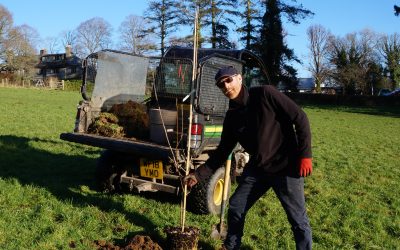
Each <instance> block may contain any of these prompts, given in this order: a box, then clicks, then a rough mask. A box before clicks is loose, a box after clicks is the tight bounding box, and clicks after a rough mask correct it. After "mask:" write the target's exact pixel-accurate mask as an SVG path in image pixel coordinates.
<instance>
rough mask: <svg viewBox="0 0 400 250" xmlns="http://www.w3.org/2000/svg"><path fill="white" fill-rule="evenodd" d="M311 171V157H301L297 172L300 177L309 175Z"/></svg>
mask: <svg viewBox="0 0 400 250" xmlns="http://www.w3.org/2000/svg"><path fill="white" fill-rule="evenodd" d="M311 173H312V158H301V159H300V166H299V174H300V176H302V177H306V176H309V175H310V174H311Z"/></svg>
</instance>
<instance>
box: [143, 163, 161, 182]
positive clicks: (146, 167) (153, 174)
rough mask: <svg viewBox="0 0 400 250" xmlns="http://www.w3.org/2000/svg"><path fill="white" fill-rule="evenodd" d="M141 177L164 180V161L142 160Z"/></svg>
mask: <svg viewBox="0 0 400 250" xmlns="http://www.w3.org/2000/svg"><path fill="white" fill-rule="evenodd" d="M140 176H142V177H148V178H156V179H162V178H163V165H162V161H155V160H147V159H143V158H142V159H140Z"/></svg>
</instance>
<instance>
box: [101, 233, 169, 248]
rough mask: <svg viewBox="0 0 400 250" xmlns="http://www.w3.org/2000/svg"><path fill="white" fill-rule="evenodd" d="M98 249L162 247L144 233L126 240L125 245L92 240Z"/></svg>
mask: <svg viewBox="0 0 400 250" xmlns="http://www.w3.org/2000/svg"><path fill="white" fill-rule="evenodd" d="M94 243H95V245H96V248H97V249H98V250H162V248H161V247H160V246H159V245H158V244H157V243H155V242H153V241H152V240H151V238H150V237H149V236H146V235H135V236H134V237H133V238H131V239H130V240H128V244H127V245H125V246H117V245H113V244H111V243H108V242H106V241H102V240H97V241H95V242H94Z"/></svg>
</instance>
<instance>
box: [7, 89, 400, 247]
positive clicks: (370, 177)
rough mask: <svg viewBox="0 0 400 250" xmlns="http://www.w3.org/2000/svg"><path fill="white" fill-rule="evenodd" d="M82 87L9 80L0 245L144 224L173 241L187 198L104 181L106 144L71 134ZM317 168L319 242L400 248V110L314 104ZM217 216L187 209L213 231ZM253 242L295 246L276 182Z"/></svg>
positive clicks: (314, 205) (83, 236) (63, 243)
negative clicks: (99, 179)
mask: <svg viewBox="0 0 400 250" xmlns="http://www.w3.org/2000/svg"><path fill="white" fill-rule="evenodd" d="M80 99H81V97H80V95H79V94H78V93H77V92H62V91H50V90H36V89H22V88H0V160H1V162H0V249H10V250H11V249H71V248H72V247H74V249H95V248H94V246H93V241H94V240H106V241H109V242H114V243H117V244H120V243H122V242H124V239H126V238H129V237H131V236H132V235H135V234H146V235H150V236H151V238H152V239H153V240H154V241H156V242H159V243H160V244H161V245H162V244H164V241H165V237H166V236H165V234H164V232H163V228H164V227H165V226H177V225H179V218H180V217H179V214H180V212H179V211H180V204H179V202H180V200H179V198H176V197H174V196H172V195H166V194H162V193H155V194H145V195H135V194H132V195H131V194H125V195H113V196H111V195H106V194H101V193H97V192H96V191H95V190H94V178H93V177H94V168H95V164H96V158H97V157H98V155H99V152H100V149H97V148H93V147H88V146H82V145H77V144H73V143H68V142H64V141H62V140H60V139H59V134H60V133H62V132H66V131H72V130H73V126H74V119H75V110H76V104H77V103H78V101H79V100H80ZM305 111H306V112H307V114H308V115H309V118H310V122H311V127H312V133H313V154H314V172H313V175H312V176H311V177H308V178H307V179H306V187H305V191H306V199H307V209H308V214H309V217H310V220H311V225H312V228H313V237H314V249H399V248H400V244H399V242H400V184H399V183H400V170H399V162H400V156H399V152H400V119H399V118H400V110H397V111H396V109H395V108H393V107H392V108H386V109H384V108H379V109H378V108H375V109H374V108H349V107H346V108H343V107H341V108H338V107H333V106H326V107H315V106H307V107H305ZM217 222H218V218H217V217H216V216H210V215H207V216H200V215H194V214H192V213H188V214H187V222H186V224H187V225H192V226H197V227H199V228H200V229H201V237H200V246H201V247H202V249H214V247H217V246H218V244H219V242H218V241H215V240H212V239H210V237H209V234H210V232H211V225H212V224H215V223H217ZM243 248H244V249H294V242H293V239H292V234H291V230H290V226H289V225H288V222H287V220H286V216H285V214H284V212H283V210H282V208H281V206H280V204H279V202H278V200H277V199H276V197H275V195H274V194H273V192H270V193H268V194H267V195H265V196H264V197H262V199H261V200H260V201H258V203H257V204H256V206H255V207H254V208H253V209H252V210H251V211H250V213H249V216H248V218H247V221H246V229H245V236H244V239H243Z"/></svg>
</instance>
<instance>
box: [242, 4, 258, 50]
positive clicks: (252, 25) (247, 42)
mask: <svg viewBox="0 0 400 250" xmlns="http://www.w3.org/2000/svg"><path fill="white" fill-rule="evenodd" d="M241 5H243V6H244V11H243V13H239V17H240V18H241V19H242V24H243V25H242V26H241V27H239V28H238V29H237V31H238V32H239V33H241V34H242V36H241V37H240V38H239V39H240V41H242V42H243V43H244V47H245V49H248V50H255V45H256V44H257V43H258V40H259V39H260V37H259V36H258V30H259V29H260V27H261V19H262V17H261V16H260V15H261V14H260V0H242V1H241Z"/></svg>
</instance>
